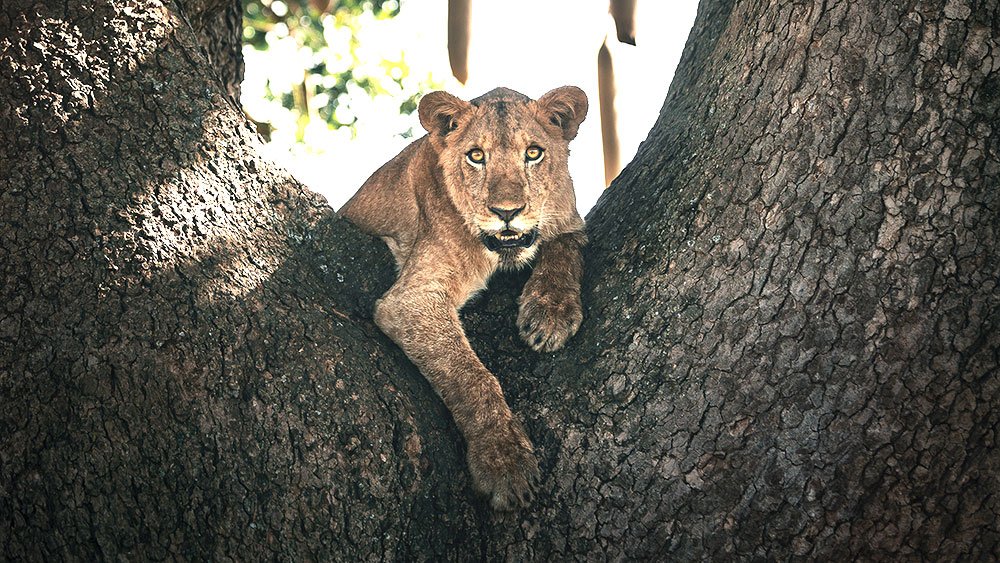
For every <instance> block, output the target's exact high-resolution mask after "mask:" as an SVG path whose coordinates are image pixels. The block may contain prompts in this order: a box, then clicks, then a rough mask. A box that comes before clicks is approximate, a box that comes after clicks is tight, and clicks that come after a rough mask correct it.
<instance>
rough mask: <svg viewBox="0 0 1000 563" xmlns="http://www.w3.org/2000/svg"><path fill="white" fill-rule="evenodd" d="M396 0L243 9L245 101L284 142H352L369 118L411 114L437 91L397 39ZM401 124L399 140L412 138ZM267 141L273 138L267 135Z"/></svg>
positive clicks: (252, 2)
mask: <svg viewBox="0 0 1000 563" xmlns="http://www.w3.org/2000/svg"><path fill="white" fill-rule="evenodd" d="M399 11H400V5H399V3H398V1H397V0H249V1H247V2H245V3H244V7H243V38H244V56H245V58H246V61H247V81H246V82H245V83H244V94H243V102H244V107H245V108H246V109H247V113H248V114H249V115H250V117H251V118H252V119H254V120H255V121H257V122H258V124H259V125H263V127H262V131H263V132H265V133H266V134H267V133H270V131H271V130H272V129H274V130H275V133H276V134H277V133H281V134H282V135H283V136H284V137H285V139H284V140H285V142H286V143H313V144H327V145H328V144H329V143H330V142H331V139H330V137H331V136H332V137H334V138H335V139H341V140H342V139H343V138H344V135H345V134H347V135H348V136H349V137H354V136H356V134H357V127H358V126H359V124H362V125H363V123H364V122H365V120H366V119H372V120H374V119H383V120H384V119H385V115H386V114H390V115H399V116H407V115H409V114H411V113H412V112H413V111H414V109H415V108H416V105H417V104H416V102H417V100H418V99H419V97H420V95H421V94H423V93H425V92H427V91H430V90H433V89H434V88H435V87H436V86H437V85H436V84H435V82H434V80H433V79H432V77H431V75H430V73H424V75H422V76H419V75H418V74H419V73H416V72H414V71H413V69H412V68H411V66H410V65H409V64H408V63H407V59H406V55H405V52H404V51H403V49H402V46H401V45H398V44H396V45H394V44H393V42H392V41H391V40H390V41H386V40H384V39H381V38H382V37H385V36H386V35H387V32H388V35H390V36H391V22H390V20H391V19H392V18H393V17H394V16H396V15H397V14H399ZM409 123H410V121H409V120H399V122H398V123H397V124H395V126H396V130H395V131H394V132H395V134H398V135H402V136H404V137H407V136H411V135H412V134H413V131H412V129H411V128H410V126H409ZM265 136H268V135H265Z"/></svg>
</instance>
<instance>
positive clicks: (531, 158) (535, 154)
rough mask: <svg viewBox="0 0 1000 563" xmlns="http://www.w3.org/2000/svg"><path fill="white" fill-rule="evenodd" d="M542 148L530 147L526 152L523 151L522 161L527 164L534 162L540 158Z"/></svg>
mask: <svg viewBox="0 0 1000 563" xmlns="http://www.w3.org/2000/svg"><path fill="white" fill-rule="evenodd" d="M544 152H545V151H543V150H542V147H536V146H530V147H528V150H526V151H524V160H526V161H528V162H535V161H536V160H538V159H540V158H542V153H544Z"/></svg>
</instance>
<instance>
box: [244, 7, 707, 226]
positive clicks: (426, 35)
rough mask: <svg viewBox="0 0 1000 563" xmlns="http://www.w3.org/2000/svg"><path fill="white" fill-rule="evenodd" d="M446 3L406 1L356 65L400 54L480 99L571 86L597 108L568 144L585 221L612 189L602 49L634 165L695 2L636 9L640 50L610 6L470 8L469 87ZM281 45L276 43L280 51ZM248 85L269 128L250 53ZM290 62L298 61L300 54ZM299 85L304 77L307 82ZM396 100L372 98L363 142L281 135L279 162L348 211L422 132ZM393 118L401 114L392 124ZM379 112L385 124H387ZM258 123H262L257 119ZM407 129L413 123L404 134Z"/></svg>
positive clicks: (251, 105) (370, 30)
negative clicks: (451, 38)
mask: <svg viewBox="0 0 1000 563" xmlns="http://www.w3.org/2000/svg"><path fill="white" fill-rule="evenodd" d="M447 4H448V3H447V2H445V1H444V0H403V2H402V5H401V10H400V14H399V15H398V16H397V17H395V18H393V19H391V20H388V21H381V22H373V23H372V25H371V26H370V27H369V26H363V27H362V34H363V36H362V37H361V45H362V46H363V47H364V49H363V50H362V51H361V52H359V56H362V57H363V56H364V55H365V53H370V54H371V56H372V57H373V59H375V60H374V62H373V63H372V64H377V62H378V61H379V60H381V58H382V56H383V54H384V53H386V52H393V51H401V52H402V53H404V55H405V58H406V61H407V63H408V64H409V66H410V68H411V71H412V72H413V73H414V74H424V75H427V74H430V75H432V76H433V77H434V79H435V80H436V81H438V82H443V83H444V84H445V89H446V90H448V91H450V92H452V93H453V94H455V95H457V96H459V97H461V98H463V99H471V98H474V97H476V96H478V95H480V94H482V93H484V92H486V91H489V90H491V89H493V88H494V87H496V86H506V87H508V88H513V89H514V90H517V91H519V92H522V93H524V94H527V95H528V96H530V97H532V98H536V99H537V98H538V97H539V96H541V95H542V94H544V93H545V92H547V91H549V90H550V89H552V88H555V87H558V86H562V85H566V84H573V85H576V86H579V87H580V88H583V90H584V91H585V92H586V93H587V96H588V98H589V99H590V113H589V114H588V117H587V120H586V121H585V122H584V124H583V126H582V127H581V128H580V133H579V136H578V137H577V138H576V140H574V141H573V142H572V143H571V144H570V148H571V149H572V156H571V158H570V173H571V174H572V176H573V180H574V184H575V185H576V192H577V204H578V207H579V209H580V212H581V214H583V215H586V213H587V211H588V210H589V209H590V208H591V207H592V206H593V204H594V202H596V201H597V198H598V197H599V196H600V194H601V192H602V191H603V189H604V168H603V156H602V151H601V127H600V116H599V113H598V97H597V51H598V49H599V48H600V46H601V43H602V41H603V40H604V37H605V35H607V36H608V37H609V41H608V44H609V49H610V50H611V54H612V61H613V65H614V70H615V81H616V86H617V92H618V96H617V100H616V104H615V105H616V108H617V110H618V133H619V139H620V142H621V151H622V155H621V162H622V163H623V164H624V163H627V162H629V161H630V160H631V159H632V157H633V156H634V155H635V152H636V149H637V148H638V146H639V143H641V142H642V141H643V140H644V139H645V138H646V134H647V133H648V131H649V128H650V127H651V126H652V124H653V122H654V121H655V119H656V115H657V113H658V112H659V109H660V106H661V104H662V103H663V99H664V97H665V96H666V93H667V87H668V86H669V84H670V79H671V78H672V76H673V72H674V68H675V67H676V66H677V61H678V60H679V59H680V55H681V51H682V49H683V47H684V42H685V41H686V40H687V36H688V32H689V31H690V29H691V25H692V23H693V21H694V15H695V10H696V9H697V2H696V1H695V0H679V1H675V2H663V1H660V0H638V8H637V17H636V43H637V46H635V47H633V46H631V45H623V44H620V43H618V42H617V40H615V39H614V37H615V31H614V22H613V21H612V20H611V17H610V15H609V14H608V11H607V10H608V2H607V0H545V1H539V0H508V1H505V2H487V1H483V0H478V1H474V2H472V24H471V44H470V51H469V81H468V83H467V84H466V85H465V86H462V85H461V84H459V83H458V81H456V80H455V79H454V78H451V71H450V68H449V66H448V52H447V28H446V24H447ZM274 48H275V47H274V46H272V49H274ZM245 54H246V56H247V57H246V58H247V72H246V77H247V80H246V81H245V82H244V96H243V102H244V105H245V106H246V107H247V109H248V111H250V113H251V115H255V117H257V119H261V118H262V117H263V118H264V119H266V115H265V114H266V110H265V109H264V108H259V109H256V110H255V108H257V107H258V106H257V105H255V104H257V102H255V101H254V100H253V99H250V96H251V94H252V93H253V92H255V91H259V90H260V89H261V84H262V80H263V79H264V76H265V73H267V72H276V71H280V69H274V68H271V69H264V68H262V67H261V66H260V64H258V61H260V60H261V58H260V57H259V56H257V54H256V53H253V52H252V50H251V51H246V50H245ZM288 56H289V57H294V56H296V55H295V53H294V52H289V53H288ZM300 80H301V79H300ZM393 103H395V104H396V106H395V107H398V102H393V101H391V100H380V101H373V105H374V106H378V105H379V104H382V107H383V108H385V109H384V110H383V111H379V110H378V109H377V107H372V108H370V109H371V110H372V111H366V112H364V114H361V112H359V123H358V128H357V129H358V133H357V136H356V137H355V138H351V137H350V134H349V133H348V132H347V131H346V130H343V129H342V130H340V131H339V132H335V133H331V132H330V131H327V130H325V125H324V126H323V130H320V129H319V128H318V127H319V126H320V125H321V124H320V123H317V124H316V125H317V129H316V130H315V131H311V133H313V134H310V132H307V135H306V137H307V141H310V142H311V143H312V146H311V147H310V148H309V150H305V151H303V150H296V149H294V148H292V147H291V145H292V141H293V137H294V135H289V131H287V130H282V129H281V128H280V127H279V129H278V130H276V131H275V134H274V136H273V142H272V143H270V144H269V145H268V148H267V150H268V153H269V156H270V157H271V158H273V159H274V160H276V161H277V162H278V163H280V164H281V165H283V166H285V167H286V168H288V169H289V170H290V171H291V172H292V174H294V175H295V176H296V177H297V178H298V179H299V180H301V181H302V182H303V183H305V184H306V185H308V186H309V187H310V188H312V189H313V190H315V191H318V192H320V193H322V194H323V195H325V196H326V197H327V199H328V200H329V201H330V205H332V206H333V207H334V208H338V207H340V205H342V204H343V203H344V202H345V201H347V199H348V198H349V197H350V196H351V195H353V194H354V192H355V191H357V189H358V188H359V187H360V186H361V184H362V183H364V181H365V180H366V179H367V178H368V176H369V175H371V173H372V172H374V171H375V170H376V169H377V168H378V167H379V166H381V165H382V164H383V163H384V162H386V161H387V160H389V159H390V158H392V157H393V156H395V155H396V154H397V153H398V152H399V151H400V150H401V149H402V148H403V147H404V146H406V145H407V144H408V143H409V142H412V139H402V138H400V137H398V136H396V135H395V134H396V133H397V132H398V131H399V130H400V129H399V128H400V122H401V120H403V121H406V120H409V122H410V123H411V124H412V125H413V126H414V131H416V132H417V133H418V136H419V135H420V134H422V131H423V130H422V129H421V128H420V125H419V122H418V121H417V119H416V112H414V114H413V115H412V116H409V117H406V118H400V117H399V116H398V115H395V113H396V112H395V111H394V110H393V105H392V104H393ZM389 114H393V115H389ZM379 115H387V116H388V117H386V118H384V119H381V118H379V117H372V116H379ZM258 116H259V117H258ZM404 128H405V126H404Z"/></svg>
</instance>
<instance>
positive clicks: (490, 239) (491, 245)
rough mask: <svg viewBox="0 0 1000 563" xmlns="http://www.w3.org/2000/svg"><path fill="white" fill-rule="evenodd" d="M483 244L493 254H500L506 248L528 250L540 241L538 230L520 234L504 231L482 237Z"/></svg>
mask: <svg viewBox="0 0 1000 563" xmlns="http://www.w3.org/2000/svg"><path fill="white" fill-rule="evenodd" d="M481 238H482V240H483V244H485V245H486V248H488V249H490V250H491V251H493V252H500V251H501V250H503V249H505V248H528V247H529V246H531V245H533V244H535V241H536V240H538V229H531V230H530V231H528V232H526V233H519V232H517V231H512V230H510V229H504V230H502V231H500V232H499V233H494V234H492V235H488V234H485V233H484V234H483V235H482V237H481Z"/></svg>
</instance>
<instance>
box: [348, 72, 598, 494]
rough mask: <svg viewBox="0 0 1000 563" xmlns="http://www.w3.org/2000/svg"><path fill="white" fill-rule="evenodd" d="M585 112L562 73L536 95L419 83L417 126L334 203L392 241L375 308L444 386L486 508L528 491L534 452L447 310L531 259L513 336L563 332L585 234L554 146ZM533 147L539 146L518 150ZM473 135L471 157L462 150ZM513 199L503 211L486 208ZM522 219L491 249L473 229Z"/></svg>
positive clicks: (563, 146) (561, 338)
mask: <svg viewBox="0 0 1000 563" xmlns="http://www.w3.org/2000/svg"><path fill="white" fill-rule="evenodd" d="M586 114H587V98H586V95H584V93H583V92H582V91H581V90H580V89H579V88H575V87H572V86H565V87H562V88H557V89H555V90H552V91H551V92H549V93H547V94H546V95H544V96H542V97H541V98H539V99H538V100H537V101H534V100H531V99H530V98H528V97H527V96H524V95H523V94H519V93H517V92H515V91H513V90H508V89H506V88H497V89H495V90H493V91H491V92H489V93H487V94H485V95H483V96H481V97H479V98H476V99H474V100H472V101H471V102H466V101H463V100H460V99H458V98H456V97H454V96H451V95H450V94H447V93H445V92H433V93H431V94H428V95H427V96H425V97H424V98H423V99H422V100H421V102H420V107H419V115H420V121H421V124H422V125H423V126H424V128H425V129H427V131H428V135H427V136H425V137H422V138H421V139H418V140H417V141H415V142H414V143H413V144H411V145H410V146H408V147H407V148H406V149H404V150H403V151H402V152H401V153H399V155H397V156H396V157H395V158H393V159H392V160H390V161H389V162H387V163H386V164H385V165H384V166H382V168H380V169H379V170H378V171H377V172H375V174H373V175H372V177H371V178H369V179H368V181H367V182H365V184H364V185H363V186H362V187H361V189H360V190H359V191H358V193H357V194H355V196H354V197H353V198H352V199H351V200H350V201H348V202H347V204H345V205H344V207H343V208H342V209H341V210H340V213H341V214H343V215H344V216H345V217H347V218H348V219H349V220H350V221H352V222H353V223H355V224H356V225H358V226H359V227H361V228H362V229H363V230H365V231H367V232H369V233H371V234H374V235H377V236H380V237H382V238H383V240H385V242H386V244H388V246H389V249H390V250H391V251H392V254H393V256H394V257H395V259H396V264H397V266H398V267H399V277H398V279H397V280H396V282H395V284H394V285H393V286H392V287H391V288H390V289H389V291H387V292H386V294H385V295H383V296H382V298H381V299H380V300H379V301H378V302H377V304H376V308H375V322H376V323H377V324H378V325H379V327H380V328H381V329H382V330H383V331H384V332H385V333H386V334H387V335H389V337H390V338H392V339H393V341H395V342H396V343H397V344H398V345H399V346H400V347H401V348H402V349H403V351H404V352H406V355H407V356H408V357H409V358H410V359H411V360H412V361H413V363H414V364H416V365H417V367H418V368H420V371H421V373H423V374H424V376H425V377H426V378H427V379H428V380H429V381H430V383H431V385H432V386H433V387H434V390H435V391H436V392H437V393H438V394H439V395H440V396H441V398H442V399H443V400H444V403H445V405H446V406H447V407H448V409H449V410H450V411H451V413H452V415H453V416H454V419H455V423H456V424H457V425H458V427H459V429H460V430H461V432H462V434H463V436H464V437H465V439H466V442H467V443H468V463H469V469H470V473H471V475H472V482H473V484H474V486H475V488H476V489H477V490H479V491H481V492H483V493H485V494H487V495H489V496H490V500H491V504H492V505H493V507H494V508H496V509H500V510H508V509H511V508H514V507H516V506H519V505H524V504H526V503H527V502H528V501H529V500H530V496H531V489H532V486H533V482H534V480H535V479H537V477H538V464H537V462H536V460H535V456H534V454H533V451H532V445H531V441H530V440H529V439H528V437H527V435H526V434H525V432H524V429H523V428H522V427H521V425H520V424H519V423H518V421H517V419H516V417H515V416H514V415H513V414H512V413H511V410H510V408H509V407H508V406H507V403H506V401H505V400H504V396H503V391H502V390H501V388H500V384H499V383H498V382H497V379H496V378H495V377H494V376H493V374H491V373H490V372H489V370H487V369H486V367H485V366H483V364H482V362H481V361H480V360H479V358H478V357H477V356H476V354H475V352H473V350H472V348H471V347H470V346H469V342H468V340H467V339H466V337H465V331H464V330H463V328H462V324H461V322H460V320H459V318H458V310H459V309H460V308H461V307H462V305H463V304H464V303H465V302H466V301H467V300H468V299H469V297H470V296H471V295H472V294H474V293H475V292H477V291H479V290H481V289H483V288H485V286H486V282H487V280H488V279H489V277H490V276H491V275H492V274H493V273H494V272H495V271H496V270H497V269H500V268H518V267H522V266H524V265H526V264H528V263H530V261H531V260H532V259H535V267H534V270H533V272H532V274H531V277H530V278H529V280H528V282H527V283H526V284H525V287H524V291H523V293H522V294H521V297H520V298H519V300H518V303H519V311H518V318H517V326H518V329H519V331H520V334H521V336H522V338H524V340H525V341H526V342H527V343H528V345H530V346H531V347H532V348H534V349H536V350H539V351H553V350H557V349H559V348H561V347H562V346H563V344H565V342H566V340H567V339H568V338H570V337H571V336H572V335H573V334H575V333H576V331H577V329H578V328H579V326H580V323H581V321H582V320H583V311H582V307H581V304H580V276H581V274H582V270H583V260H582V257H581V248H582V246H583V244H584V243H585V241H586V237H585V236H584V234H583V220H582V219H581V218H580V215H579V213H578V212H577V210H576V197H575V195H574V192H573V183H572V180H571V179H570V176H569V168H568V166H567V159H568V157H569V147H568V145H569V141H570V140H572V139H573V138H574V137H575V136H576V132H577V129H578V127H579V126H580V123H581V122H582V121H583V120H584V118H585V117H586ZM533 147H537V148H540V149H542V151H541V155H542V156H541V157H540V158H538V159H534V160H531V159H529V158H528V157H526V154H535V153H527V152H526V151H528V149H529V148H533ZM473 149H480V150H482V151H483V156H484V160H485V162H483V163H481V164H477V163H475V162H472V160H470V157H469V156H468V155H469V153H470V151H472V150H473ZM476 156H478V153H477V154H476ZM491 208H493V210H491ZM519 208H523V210H521V211H520V212H519V213H517V215H515V216H514V217H513V218H512V219H510V220H509V221H505V219H504V217H503V215H500V214H498V213H497V211H496V210H511V209H519ZM533 229H537V232H538V236H537V239H535V242H534V243H533V244H532V245H531V246H528V247H524V248H522V247H514V248H501V249H499V250H497V251H494V250H490V249H489V248H488V247H487V245H486V244H485V243H484V239H483V238H482V237H483V236H486V237H489V236H492V235H496V234H497V233H500V232H501V231H504V233H506V234H508V235H509V233H511V232H514V233H518V234H525V233H530V232H531V231H532V230H533ZM523 240H524V241H525V244H526V243H527V241H528V240H531V239H530V238H525V239H523Z"/></svg>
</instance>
